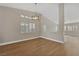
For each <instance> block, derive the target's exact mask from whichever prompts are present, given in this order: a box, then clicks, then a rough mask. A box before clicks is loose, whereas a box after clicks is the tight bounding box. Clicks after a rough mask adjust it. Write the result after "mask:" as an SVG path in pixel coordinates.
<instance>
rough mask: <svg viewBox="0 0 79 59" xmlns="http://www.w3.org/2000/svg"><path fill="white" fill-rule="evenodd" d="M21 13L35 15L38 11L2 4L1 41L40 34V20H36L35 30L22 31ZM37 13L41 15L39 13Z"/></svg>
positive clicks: (10, 40)
mask: <svg viewBox="0 0 79 59" xmlns="http://www.w3.org/2000/svg"><path fill="white" fill-rule="evenodd" d="M19 12H20V13H19ZM21 14H24V15H27V16H33V15H36V14H37V13H34V12H31V11H24V10H19V9H15V8H8V7H3V6H0V43H6V42H12V41H18V40H23V39H28V38H34V37H38V36H39V22H38V20H36V21H35V22H34V23H35V24H36V29H35V32H29V33H21V26H20V22H21V20H22V19H21V17H20V15H21ZM37 15H38V16H40V15H39V14H37Z"/></svg>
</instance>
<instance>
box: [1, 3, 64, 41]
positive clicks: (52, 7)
mask: <svg viewBox="0 0 79 59" xmlns="http://www.w3.org/2000/svg"><path fill="white" fill-rule="evenodd" d="M0 5H1V6H8V7H12V8H18V9H22V10H29V11H33V12H37V13H40V14H41V15H42V16H41V36H44V37H47V38H51V39H54V40H59V41H63V40H60V39H58V38H57V30H56V28H57V24H58V22H59V4H56V3H55V4H52V3H50V4H49V3H45V4H42V3H41V4H40V3H39V4H37V5H35V4H32V3H31V4H26V3H25V4H24V3H23V4H0Z"/></svg>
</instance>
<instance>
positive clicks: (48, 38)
mask: <svg viewBox="0 0 79 59" xmlns="http://www.w3.org/2000/svg"><path fill="white" fill-rule="evenodd" d="M40 37H41V38H45V39H47V40H51V41H55V42H58V43H64V42H63V41H59V40H55V39H52V38H48V37H44V36H40Z"/></svg>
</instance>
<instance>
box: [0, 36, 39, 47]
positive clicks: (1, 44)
mask: <svg viewBox="0 0 79 59" xmlns="http://www.w3.org/2000/svg"><path fill="white" fill-rule="evenodd" d="M35 38H39V37H33V38H28V39H22V40H17V41H12V42H5V43H0V46H3V45H8V44H12V43H17V42H21V41H26V40H32V39H35Z"/></svg>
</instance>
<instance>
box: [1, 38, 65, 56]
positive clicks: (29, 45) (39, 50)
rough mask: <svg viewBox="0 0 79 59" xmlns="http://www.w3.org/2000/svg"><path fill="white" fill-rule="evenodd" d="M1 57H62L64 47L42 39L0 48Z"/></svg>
mask: <svg viewBox="0 0 79 59" xmlns="http://www.w3.org/2000/svg"><path fill="white" fill-rule="evenodd" d="M0 55H1V56H64V55H66V53H65V49H64V45H63V44H61V43H57V42H54V41H50V40H46V39H43V38H37V39H32V40H28V41H24V42H19V43H15V44H9V45H5V46H1V47H0Z"/></svg>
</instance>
